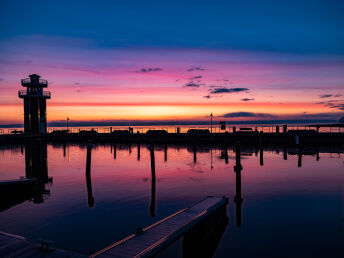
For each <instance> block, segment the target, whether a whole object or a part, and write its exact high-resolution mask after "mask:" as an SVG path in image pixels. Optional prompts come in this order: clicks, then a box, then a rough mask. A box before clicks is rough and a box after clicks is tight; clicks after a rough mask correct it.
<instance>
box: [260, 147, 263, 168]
mask: <svg viewBox="0 0 344 258" xmlns="http://www.w3.org/2000/svg"><path fill="white" fill-rule="evenodd" d="M263 153H264V150H263V146H262V145H260V149H259V163H260V165H261V166H264V154H263Z"/></svg>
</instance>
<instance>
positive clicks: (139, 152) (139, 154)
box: [137, 143, 141, 161]
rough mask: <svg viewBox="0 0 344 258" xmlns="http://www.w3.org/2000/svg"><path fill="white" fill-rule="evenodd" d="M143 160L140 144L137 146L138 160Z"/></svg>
mask: <svg viewBox="0 0 344 258" xmlns="http://www.w3.org/2000/svg"><path fill="white" fill-rule="evenodd" d="M140 159H141V145H140V143H138V144H137V160H138V161H140Z"/></svg>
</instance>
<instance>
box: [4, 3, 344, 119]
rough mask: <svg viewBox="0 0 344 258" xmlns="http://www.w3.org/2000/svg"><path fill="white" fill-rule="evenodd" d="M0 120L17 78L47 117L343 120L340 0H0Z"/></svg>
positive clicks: (343, 6)
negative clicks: (29, 84)
mask: <svg viewBox="0 0 344 258" xmlns="http://www.w3.org/2000/svg"><path fill="white" fill-rule="evenodd" d="M0 9H1V10H2V15H1V16H0V32H1V33H0V54H1V55H0V93H1V94H0V110H1V111H0V124H2V125H4V124H15V123H22V122H23V103H22V99H19V98H18V94H17V91H18V90H22V89H24V88H23V87H22V86H21V85H20V79H22V78H26V77H28V75H29V74H32V73H36V74H39V75H41V76H42V78H43V79H46V80H48V82H49V86H48V89H47V90H49V91H51V94H52V98H51V99H50V100H48V121H49V122H55V121H63V120H65V119H66V117H67V116H68V117H69V118H70V119H71V120H72V121H127V120H129V121H131V120H135V121H141V120H142V121H153V120H154V121H195V120H197V121H207V120H209V115H210V113H211V112H212V113H213V115H214V118H215V119H217V120H227V121H231V120H279V119H313V120H314V119H319V120H326V119H329V120H339V119H340V118H341V117H343V116H344V30H343V26H344V18H343V15H342V14H343V13H344V2H343V1H331V0H330V1H329V0H327V1H316V0H313V1H266V0H261V1H201V0H198V1H134V0H133V1H30V2H29V1H6V0H3V1H1V2H0Z"/></svg>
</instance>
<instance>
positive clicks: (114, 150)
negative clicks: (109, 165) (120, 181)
mask: <svg viewBox="0 0 344 258" xmlns="http://www.w3.org/2000/svg"><path fill="white" fill-rule="evenodd" d="M116 154H117V147H116V143H115V144H114V145H113V159H116Z"/></svg>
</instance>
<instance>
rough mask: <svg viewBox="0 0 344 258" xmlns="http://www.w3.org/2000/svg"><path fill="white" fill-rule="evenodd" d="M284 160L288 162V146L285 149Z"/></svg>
mask: <svg viewBox="0 0 344 258" xmlns="http://www.w3.org/2000/svg"><path fill="white" fill-rule="evenodd" d="M283 159H284V160H288V151H287V147H286V146H284V147H283Z"/></svg>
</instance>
